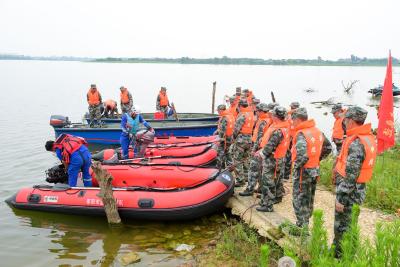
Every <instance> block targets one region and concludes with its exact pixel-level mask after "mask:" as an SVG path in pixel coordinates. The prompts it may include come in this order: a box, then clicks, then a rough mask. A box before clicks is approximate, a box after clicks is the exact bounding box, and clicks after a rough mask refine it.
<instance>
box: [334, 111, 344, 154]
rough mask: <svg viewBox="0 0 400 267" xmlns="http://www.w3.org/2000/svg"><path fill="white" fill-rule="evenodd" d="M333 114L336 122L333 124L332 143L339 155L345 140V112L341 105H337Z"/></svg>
mask: <svg viewBox="0 0 400 267" xmlns="http://www.w3.org/2000/svg"><path fill="white" fill-rule="evenodd" d="M331 113H332V114H333V117H334V118H335V122H334V124H333V129H332V141H333V143H335V145H336V151H337V153H338V154H339V153H340V150H341V148H342V143H343V140H344V139H345V135H346V129H345V126H344V124H343V120H344V115H345V110H344V109H343V107H342V105H341V104H335V105H334V106H333V107H332V110H331Z"/></svg>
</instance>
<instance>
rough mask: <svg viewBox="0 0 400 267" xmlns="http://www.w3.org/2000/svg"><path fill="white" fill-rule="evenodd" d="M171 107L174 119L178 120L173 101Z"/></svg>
mask: <svg viewBox="0 0 400 267" xmlns="http://www.w3.org/2000/svg"><path fill="white" fill-rule="evenodd" d="M171 108H172V111H173V112H174V118H175V120H176V121H178V122H179V118H178V113H176V109H175V105H174V103H171Z"/></svg>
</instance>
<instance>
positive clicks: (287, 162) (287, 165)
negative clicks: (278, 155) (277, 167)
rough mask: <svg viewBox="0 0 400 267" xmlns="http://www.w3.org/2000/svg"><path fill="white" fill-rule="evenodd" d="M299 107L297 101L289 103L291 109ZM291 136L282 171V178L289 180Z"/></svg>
mask: <svg viewBox="0 0 400 267" xmlns="http://www.w3.org/2000/svg"><path fill="white" fill-rule="evenodd" d="M299 107H300V103H299V102H296V101H295V102H292V103H290V109H291V110H296V109H298V108H299ZM292 138H293V136H291V137H290V143H289V147H288V150H287V152H286V158H285V170H284V173H283V179H284V180H286V181H287V180H289V177H290V173H291V169H292V151H291V149H292V143H293V142H292Z"/></svg>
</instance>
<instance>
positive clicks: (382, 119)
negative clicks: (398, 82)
mask: <svg viewBox="0 0 400 267" xmlns="http://www.w3.org/2000/svg"><path fill="white" fill-rule="evenodd" d="M378 116H379V123H378V135H377V138H378V153H382V152H383V151H385V150H386V149H389V148H391V147H392V146H394V144H395V141H394V135H395V132H394V116H393V86H392V56H391V52H390V51H389V58H388V64H387V68H386V78H385V83H384V85H383V92H382V98H381V103H380V105H379V112H378Z"/></svg>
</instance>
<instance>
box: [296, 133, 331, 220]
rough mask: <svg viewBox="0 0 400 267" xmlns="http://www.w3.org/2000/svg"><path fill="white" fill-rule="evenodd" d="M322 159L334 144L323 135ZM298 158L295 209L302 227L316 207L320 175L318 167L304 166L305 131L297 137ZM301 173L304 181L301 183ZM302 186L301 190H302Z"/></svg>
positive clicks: (305, 160) (306, 156)
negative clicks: (316, 192)
mask: <svg viewBox="0 0 400 267" xmlns="http://www.w3.org/2000/svg"><path fill="white" fill-rule="evenodd" d="M323 138H324V142H323V145H322V150H321V156H320V159H323V158H325V157H327V156H328V155H329V154H330V153H331V152H332V146H331V143H330V142H329V140H328V139H327V138H326V136H325V135H323ZM295 149H296V160H295V162H294V163H293V173H292V177H293V209H294V213H295V214H296V218H297V222H296V225H297V226H299V227H302V226H304V225H308V223H309V220H310V218H311V215H312V212H313V209H314V196H315V189H316V187H317V180H318V178H319V176H320V170H319V167H318V168H303V166H304V164H306V163H307V161H308V159H309V158H308V155H307V141H306V138H305V137H304V135H303V133H299V134H298V135H297V137H296V146H295ZM300 175H301V176H302V181H301V185H300ZM300 188H301V190H300Z"/></svg>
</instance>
